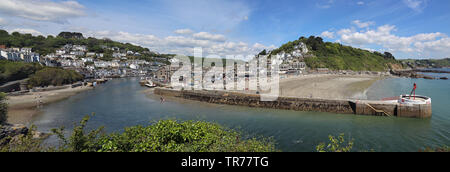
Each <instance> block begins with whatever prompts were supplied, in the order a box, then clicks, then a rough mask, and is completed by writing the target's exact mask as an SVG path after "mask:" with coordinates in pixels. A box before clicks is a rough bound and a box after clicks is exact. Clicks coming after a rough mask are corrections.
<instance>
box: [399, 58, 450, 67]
mask: <svg viewBox="0 0 450 172" xmlns="http://www.w3.org/2000/svg"><path fill="white" fill-rule="evenodd" d="M400 61H401V62H406V63H409V64H412V66H409V67H426V68H428V67H438V68H440V67H450V58H445V59H422V60H416V59H406V60H400Z"/></svg>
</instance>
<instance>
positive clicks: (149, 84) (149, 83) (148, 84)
mask: <svg viewBox="0 0 450 172" xmlns="http://www.w3.org/2000/svg"><path fill="white" fill-rule="evenodd" d="M139 84H141V86H146V87H149V88H155V87H156V84H155V83H153V82H152V80H151V79H150V78H141V81H139Z"/></svg>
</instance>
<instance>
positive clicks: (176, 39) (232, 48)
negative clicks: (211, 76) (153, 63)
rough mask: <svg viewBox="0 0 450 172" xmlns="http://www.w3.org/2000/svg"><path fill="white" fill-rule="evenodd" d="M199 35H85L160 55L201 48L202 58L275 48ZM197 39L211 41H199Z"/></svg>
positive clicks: (244, 53) (209, 35)
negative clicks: (135, 46) (146, 49)
mask: <svg viewBox="0 0 450 172" xmlns="http://www.w3.org/2000/svg"><path fill="white" fill-rule="evenodd" d="M200 33H201V34H199V33H197V34H194V35H196V36H194V35H190V36H189V35H186V36H167V37H163V38H161V37H157V36H154V35H145V34H132V33H128V32H111V31H97V32H89V33H87V34H86V35H87V36H93V37H97V38H109V39H112V40H115V41H120V42H129V43H132V44H135V45H141V46H144V47H148V48H149V49H151V50H152V51H157V52H160V53H171V54H184V55H193V50H194V48H195V47H202V48H203V56H208V55H219V56H221V57H226V56H227V55H243V56H244V57H246V56H248V55H255V54H257V53H259V52H261V51H262V50H263V49H267V50H271V49H274V48H276V47H275V46H274V45H271V46H265V45H263V44H260V43H254V44H253V45H250V44H248V43H244V42H233V41H216V40H217V39H219V37H223V38H220V40H226V38H225V36H223V35H221V36H218V35H215V34H211V33H207V32H200ZM199 37H200V38H212V39H199Z"/></svg>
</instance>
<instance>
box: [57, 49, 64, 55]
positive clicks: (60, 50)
mask: <svg viewBox="0 0 450 172" xmlns="http://www.w3.org/2000/svg"><path fill="white" fill-rule="evenodd" d="M56 54H57V55H63V54H66V50H64V49H59V50H56Z"/></svg>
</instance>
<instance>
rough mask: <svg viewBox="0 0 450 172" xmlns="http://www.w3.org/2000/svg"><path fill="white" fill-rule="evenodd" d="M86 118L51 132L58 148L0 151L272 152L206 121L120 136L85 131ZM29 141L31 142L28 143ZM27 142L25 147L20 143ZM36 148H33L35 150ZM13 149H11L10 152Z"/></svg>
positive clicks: (35, 143) (163, 124) (165, 124)
mask: <svg viewBox="0 0 450 172" xmlns="http://www.w3.org/2000/svg"><path fill="white" fill-rule="evenodd" d="M88 120H89V116H87V117H85V118H83V120H82V121H81V122H80V125H78V126H76V127H75V128H74V129H73V131H72V134H71V135H70V136H69V137H65V135H64V133H65V132H64V128H60V129H53V130H52V131H53V133H54V134H55V135H57V136H58V138H60V145H59V146H58V147H48V148H43V147H42V144H41V143H42V140H36V139H32V137H26V136H24V137H23V138H24V139H26V138H28V140H26V141H21V143H19V144H18V143H15V142H13V143H10V144H9V145H7V146H5V147H6V149H5V148H3V149H2V148H0V151H17V150H18V151H26V150H24V148H26V149H29V150H33V151H37V152H39V151H58V152H273V151H277V150H276V149H275V144H274V143H273V142H272V141H271V139H260V140H257V139H256V138H251V139H242V138H243V137H242V135H241V134H240V133H239V132H236V131H233V130H229V129H226V128H224V127H222V126H220V125H218V124H214V123H208V122H193V121H186V122H178V121H176V120H162V121H159V122H156V123H154V124H153V125H150V126H147V127H143V126H135V127H131V128H126V129H125V131H124V132H123V133H112V134H105V133H104V132H103V128H99V129H95V130H92V131H86V129H85V127H86V125H87V122H88ZM30 140H31V141H30ZM23 143H27V144H23ZM36 147H37V148H36ZM11 148H14V149H11Z"/></svg>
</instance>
